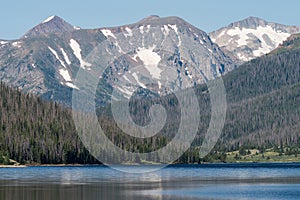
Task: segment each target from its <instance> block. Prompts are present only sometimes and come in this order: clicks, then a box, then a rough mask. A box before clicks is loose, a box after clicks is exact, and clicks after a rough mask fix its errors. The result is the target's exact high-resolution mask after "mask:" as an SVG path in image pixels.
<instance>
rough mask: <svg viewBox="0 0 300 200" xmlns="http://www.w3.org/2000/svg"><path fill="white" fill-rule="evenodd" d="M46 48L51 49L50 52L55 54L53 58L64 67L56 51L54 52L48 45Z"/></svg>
mask: <svg viewBox="0 0 300 200" xmlns="http://www.w3.org/2000/svg"><path fill="white" fill-rule="evenodd" d="M48 49H49V50H50V51H51V53H52V54H53V55H54V56H55V58H56V59H57V60H58V61H59V62H60V64H61V65H62V66H63V67H64V68H66V65H65V63H64V62H63V61H62V60H61V59H60V58H59V56H58V54H57V52H56V51H55V50H54V49H52V48H51V47H49V46H48Z"/></svg>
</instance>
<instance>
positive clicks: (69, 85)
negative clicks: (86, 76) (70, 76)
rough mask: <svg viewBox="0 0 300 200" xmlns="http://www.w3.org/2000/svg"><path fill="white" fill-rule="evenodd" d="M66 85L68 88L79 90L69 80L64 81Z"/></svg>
mask: <svg viewBox="0 0 300 200" xmlns="http://www.w3.org/2000/svg"><path fill="white" fill-rule="evenodd" d="M66 86H68V87H70V88H73V89H77V90H79V88H78V87H77V86H76V85H74V84H73V83H70V82H67V83H66Z"/></svg>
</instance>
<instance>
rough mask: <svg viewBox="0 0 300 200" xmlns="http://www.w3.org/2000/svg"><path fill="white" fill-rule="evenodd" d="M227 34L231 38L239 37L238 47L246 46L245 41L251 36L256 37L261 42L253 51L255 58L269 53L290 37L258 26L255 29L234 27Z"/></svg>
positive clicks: (268, 27) (269, 28) (287, 34)
mask: <svg viewBox="0 0 300 200" xmlns="http://www.w3.org/2000/svg"><path fill="white" fill-rule="evenodd" d="M227 34H228V35H230V36H232V37H239V39H238V40H237V46H238V47H241V46H244V45H247V44H248V41H247V40H249V39H250V37H251V36H252V35H254V36H256V37H257V38H258V39H259V40H260V42H261V47H260V48H259V49H257V50H254V51H253V55H254V56H255V57H258V56H261V55H264V54H266V53H269V52H270V51H272V50H273V49H274V48H276V47H277V46H278V45H279V44H280V43H282V42H283V41H284V40H286V39H287V38H288V37H289V36H290V35H291V34H289V33H284V32H282V31H276V30H274V29H273V28H272V27H271V26H266V27H262V26H258V27H257V28H256V29H250V28H249V29H247V28H242V29H240V28H239V27H235V28H234V29H230V30H228V31H227ZM266 37H269V38H270V40H269V41H267V40H266Z"/></svg>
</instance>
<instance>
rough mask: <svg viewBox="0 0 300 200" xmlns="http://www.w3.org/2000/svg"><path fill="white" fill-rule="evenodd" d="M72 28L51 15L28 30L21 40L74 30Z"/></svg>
mask: <svg viewBox="0 0 300 200" xmlns="http://www.w3.org/2000/svg"><path fill="white" fill-rule="evenodd" d="M75 29H76V28H74V26H72V25H71V24H69V23H68V22H66V21H65V20H63V19H62V18H60V17H58V16H56V15H52V16H50V17H48V18H46V19H45V20H44V21H42V22H41V23H40V24H38V25H37V26H35V27H34V28H32V29H30V30H29V31H28V32H27V33H26V34H25V35H24V36H23V38H28V37H33V36H38V35H43V34H49V33H58V32H65V31H72V30H75Z"/></svg>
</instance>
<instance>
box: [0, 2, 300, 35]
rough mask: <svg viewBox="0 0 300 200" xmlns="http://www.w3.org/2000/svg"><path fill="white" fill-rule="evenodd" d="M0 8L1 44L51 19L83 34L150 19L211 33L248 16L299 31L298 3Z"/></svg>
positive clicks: (4, 5) (51, 4)
mask: <svg viewBox="0 0 300 200" xmlns="http://www.w3.org/2000/svg"><path fill="white" fill-rule="evenodd" d="M0 6H1V7H0V27H1V28H0V38H1V39H16V38H19V37H20V36H22V35H23V34H24V33H25V32H26V31H27V30H29V29H30V28H32V27H34V26H35V25H37V24H38V23H40V22H41V21H43V20H44V19H45V18H47V17H48V16H51V15H58V16H60V17H62V18H63V19H65V20H66V21H67V22H69V23H71V24H72V25H78V26H80V27H82V28H99V27H104V26H116V25H122V24H128V23H133V22H136V21H138V20H140V19H142V18H144V17H146V16H149V15H151V14H156V15H159V16H161V17H165V16H174V15H175V16H179V17H182V18H183V19H185V20H186V21H188V22H190V23H191V24H193V25H194V26H196V27H198V28H200V29H202V30H204V31H206V32H210V31H213V30H216V29H218V28H220V27H223V26H226V25H228V24H229V23H231V22H234V21H238V20H241V19H244V18H246V17H248V16H256V17H261V18H263V19H266V20H267V21H273V22H278V23H282V24H287V25H300V1H297V0H294V1H293V0H285V1H282V0H273V1H272V0H260V1H259V0H247V1H242V0H228V1H222V0H214V1H211V0H205V1H203V0H194V1H192V0H184V1H177V0H173V1H171V0H123V1H113V0H106V1H100V0H95V1H92V0H81V1H77V0H73V1H66V0H60V1H59V0H48V1H43V0H32V1H30V0H28V1H16V0H9V1H2V2H1V4H0Z"/></svg>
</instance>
